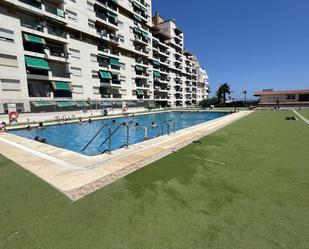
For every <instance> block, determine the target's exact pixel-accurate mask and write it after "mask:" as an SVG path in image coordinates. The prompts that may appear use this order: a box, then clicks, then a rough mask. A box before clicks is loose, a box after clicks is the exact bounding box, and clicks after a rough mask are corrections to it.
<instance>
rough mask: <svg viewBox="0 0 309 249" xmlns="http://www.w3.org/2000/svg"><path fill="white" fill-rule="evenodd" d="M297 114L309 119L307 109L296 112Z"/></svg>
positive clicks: (308, 110) (308, 109)
mask: <svg viewBox="0 0 309 249" xmlns="http://www.w3.org/2000/svg"><path fill="white" fill-rule="evenodd" d="M297 112H298V113H299V114H301V115H302V116H304V117H305V118H306V119H309V108H307V109H302V110H300V111H298V110H297Z"/></svg>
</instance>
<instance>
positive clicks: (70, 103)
mask: <svg viewBox="0 0 309 249" xmlns="http://www.w3.org/2000/svg"><path fill="white" fill-rule="evenodd" d="M56 103H57V105H58V106H59V107H71V106H75V103H74V102H73V101H57V102H56Z"/></svg>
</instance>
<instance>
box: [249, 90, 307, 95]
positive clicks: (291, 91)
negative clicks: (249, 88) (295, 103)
mask: <svg viewBox="0 0 309 249" xmlns="http://www.w3.org/2000/svg"><path fill="white" fill-rule="evenodd" d="M286 94H309V90H287V91H263V92H254V94H253V95H254V96H256V97H259V96H263V95H264V96H265V95H286Z"/></svg>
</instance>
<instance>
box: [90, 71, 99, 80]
mask: <svg viewBox="0 0 309 249" xmlns="http://www.w3.org/2000/svg"><path fill="white" fill-rule="evenodd" d="M91 76H92V78H93V79H98V78H99V72H98V71H96V70H92V71H91Z"/></svg>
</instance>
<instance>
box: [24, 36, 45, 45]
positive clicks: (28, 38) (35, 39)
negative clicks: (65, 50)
mask: <svg viewBox="0 0 309 249" xmlns="http://www.w3.org/2000/svg"><path fill="white" fill-rule="evenodd" d="M24 39H25V41H27V42H33V43H39V44H46V42H45V39H44V38H41V37H39V36H36V35H29V34H24Z"/></svg>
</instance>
